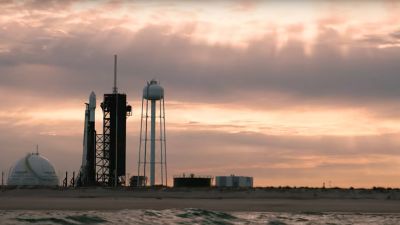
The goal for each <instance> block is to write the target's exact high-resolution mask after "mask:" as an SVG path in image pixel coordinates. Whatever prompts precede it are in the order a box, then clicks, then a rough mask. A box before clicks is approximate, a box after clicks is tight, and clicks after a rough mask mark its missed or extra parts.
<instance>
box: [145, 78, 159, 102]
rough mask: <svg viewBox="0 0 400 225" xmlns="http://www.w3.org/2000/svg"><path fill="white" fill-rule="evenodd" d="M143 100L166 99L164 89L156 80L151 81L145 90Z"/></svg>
mask: <svg viewBox="0 0 400 225" xmlns="http://www.w3.org/2000/svg"><path fill="white" fill-rule="evenodd" d="M143 98H144V99H147V100H160V99H163V98H164V88H162V87H161V86H160V85H159V84H158V82H157V81H156V80H151V81H150V82H149V83H147V86H146V87H144V88H143Z"/></svg>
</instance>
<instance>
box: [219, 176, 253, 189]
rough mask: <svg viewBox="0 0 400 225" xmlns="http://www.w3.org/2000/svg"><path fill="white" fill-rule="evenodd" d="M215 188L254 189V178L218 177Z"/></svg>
mask: <svg viewBox="0 0 400 225" xmlns="http://www.w3.org/2000/svg"><path fill="white" fill-rule="evenodd" d="M215 186H217V187H246V188H250V187H253V177H245V176H235V175H230V176H216V177H215Z"/></svg>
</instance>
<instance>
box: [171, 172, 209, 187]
mask: <svg viewBox="0 0 400 225" xmlns="http://www.w3.org/2000/svg"><path fill="white" fill-rule="evenodd" d="M211 180H212V177H211V176H195V175H194V174H190V175H189V176H185V174H183V175H182V176H175V177H174V187H202V188H206V187H211Z"/></svg>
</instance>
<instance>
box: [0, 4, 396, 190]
mask: <svg viewBox="0 0 400 225" xmlns="http://www.w3.org/2000/svg"><path fill="white" fill-rule="evenodd" d="M399 15H400V2H398V1H290V0H288V1H267V0H266V1H256V0H254V1H245V0H243V1H240V0H236V1H235V0H233V1H222V0H221V1H173V0H171V1H122V0H115V1H75V0H69V1H53V0H41V1H39V0H27V1H23V0H14V1H10V0H3V1H0V94H1V96H2V101H1V104H0V116H1V118H2V119H1V120H0V133H1V135H0V143H1V146H0V151H1V152H2V156H1V157H0V169H1V170H2V171H5V172H6V174H7V173H8V171H9V168H10V167H11V166H12V165H13V163H14V162H15V161H17V160H18V159H19V158H21V157H23V156H25V154H27V153H28V152H33V151H35V146H36V144H39V149H40V153H41V154H42V155H43V156H45V157H46V158H48V159H49V160H50V161H51V162H52V163H53V164H54V165H55V167H56V170H57V173H59V174H60V176H62V174H64V173H65V171H69V172H72V171H78V170H79V167H80V164H81V159H82V137H83V121H84V110H85V106H84V103H85V102H87V101H88V96H89V94H90V92H91V91H95V92H96V94H97V101H98V103H100V102H101V101H102V95H103V94H104V93H110V92H111V91H112V82H113V77H112V76H113V55H114V54H118V88H119V90H120V91H121V92H124V93H126V94H127V97H128V102H129V104H130V105H132V106H133V116H132V117H129V118H128V122H127V171H128V174H129V175H133V174H136V173H137V170H136V168H137V161H138V146H139V130H140V113H141V97H142V96H141V94H142V89H143V87H144V85H145V84H146V82H147V81H148V80H151V79H153V78H154V79H157V80H159V81H160V83H161V85H162V86H163V87H164V89H165V103H166V117H167V118H166V126H167V134H166V135H167V151H168V152H167V156H168V173H169V175H170V177H169V180H170V181H169V182H170V184H171V181H172V177H173V175H179V174H182V173H195V174H198V175H211V176H218V175H230V174H235V175H243V176H253V177H254V183H255V186H286V185H289V186H315V187H317V186H318V187H319V186H322V185H323V183H324V182H325V183H326V185H327V186H328V185H329V186H339V187H351V186H352V187H373V186H383V187H400V102H399V101H398V99H399V97H400V88H398V87H399V84H400V73H399V71H400V63H399V62H400V61H399V59H400V25H399V24H400V16H399ZM96 116H97V119H96V123H97V124H96V128H97V132H99V133H101V129H102V120H101V116H102V112H101V109H100V107H99V104H98V108H97V113H96Z"/></svg>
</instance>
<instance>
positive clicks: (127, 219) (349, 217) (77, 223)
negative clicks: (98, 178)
mask: <svg viewBox="0 0 400 225" xmlns="http://www.w3.org/2000/svg"><path fill="white" fill-rule="evenodd" d="M0 224H7V225H25V224H40V225H42V224H43V225H47V224H52V225H53V224H56V225H82V224H121V225H124V224H140V225H147V224H152V225H153V224H154V225H157V224H182V225H184V224H187V225H189V224H190V225H192V224H194V225H196V224H199V225H203V224H204V225H206V224H210V225H211V224H221V225H225V224H226V225H230V224H233V225H236V224H264V225H265V224H267V225H289V224H295V225H305V224H316V225H318V224H324V225H326V224H330V225H342V224H377V225H379V224H387V225H391V224H400V214H359V213H348V214H343V213H311V212H306V213H276V212H231V213H228V212H219V211H211V210H204V209H196V208H188V209H183V210H181V209H168V210H120V211H99V210H97V211H68V210H67V211H62V210H32V211H20V210H15V211H13V210H11V211H10V210H9V211H0Z"/></svg>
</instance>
